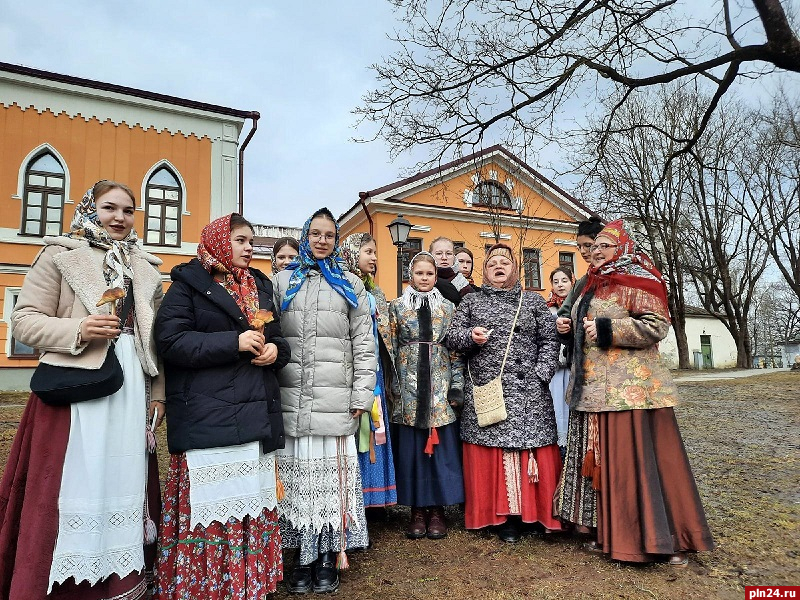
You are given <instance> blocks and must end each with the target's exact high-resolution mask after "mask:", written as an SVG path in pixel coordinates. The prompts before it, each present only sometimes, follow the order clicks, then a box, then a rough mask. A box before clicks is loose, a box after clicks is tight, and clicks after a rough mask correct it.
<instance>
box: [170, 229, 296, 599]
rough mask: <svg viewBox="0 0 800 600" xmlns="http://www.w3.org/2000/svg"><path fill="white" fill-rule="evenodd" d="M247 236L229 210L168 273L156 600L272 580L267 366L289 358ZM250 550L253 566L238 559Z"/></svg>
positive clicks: (274, 539) (273, 439)
mask: <svg viewBox="0 0 800 600" xmlns="http://www.w3.org/2000/svg"><path fill="white" fill-rule="evenodd" d="M252 241H253V229H252V226H251V225H250V223H248V222H247V221H246V220H245V219H244V218H243V217H241V216H240V215H237V214H233V215H227V216H225V217H222V218H220V219H217V220H216V221H214V222H212V223H211V224H210V225H207V226H206V227H205V228H204V229H203V233H202V236H201V241H200V244H199V245H198V248H197V258H195V259H193V260H191V261H190V262H189V263H186V264H182V265H179V266H177V267H175V268H174V269H173V270H172V280H173V283H172V286H171V287H170V289H169V291H168V292H167V294H166V295H165V297H164V302H163V303H162V305H161V309H160V310H159V313H158V316H157V318H156V327H155V329H156V344H157V347H158V350H159V353H160V354H161V357H162V358H163V361H164V366H165V376H166V388H167V393H166V396H167V441H168V444H169V451H170V454H171V456H170V468H169V473H168V475H167V483H166V489H165V493H164V512H163V519H162V530H161V535H160V540H159V541H160V543H159V547H160V549H161V551H160V555H159V557H158V573H157V586H158V594H159V596H163V597H177V596H181V597H184V596H186V597H192V598H195V597H200V596H201V595H202V594H203V591H204V590H208V589H212V588H213V589H220V590H224V591H225V594H224V595H225V596H232V597H233V596H239V595H242V596H243V595H244V592H245V587H246V588H247V593H248V594H250V593H252V592H253V591H254V590H255V591H257V595H259V596H263V595H265V594H267V593H269V592H272V591H274V590H275V587H276V584H277V581H278V579H280V577H281V574H282V567H281V564H282V560H281V542H280V534H279V530H278V526H277V520H278V517H277V511H276V506H277V499H278V497H279V496H280V493H281V492H280V489H281V486H280V484H279V482H277V481H276V474H275V456H274V451H275V450H276V449H277V448H283V446H284V435H283V418H282V415H281V406H280V388H279V386H278V381H277V378H276V377H275V371H276V370H277V369H280V368H282V367H283V366H285V365H286V364H287V363H288V362H289V358H290V351H289V344H288V342H287V341H286V340H285V339H283V337H282V335H281V329H280V325H279V323H278V320H277V318H275V317H273V316H272V315H273V312H275V307H274V305H273V303H272V284H271V283H270V281H269V279H268V278H267V276H266V275H264V274H263V273H261V272H260V271H258V270H256V269H252V268H249V267H248V265H249V263H250V259H251V257H252V250H253V248H252ZM262 311H269V313H268V314H263V313H262ZM190 492H191V494H190ZM187 540H190V541H187ZM242 544H244V545H245V546H246V548H245V551H243V552H238V551H237V550H236V547H240V546H242ZM254 554H257V555H259V556H260V557H261V558H260V559H259V561H257V562H254V561H251V560H249V559H248V556H250V555H254ZM199 555H202V557H201V556H199Z"/></svg>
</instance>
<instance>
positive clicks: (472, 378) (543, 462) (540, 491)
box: [447, 244, 561, 543]
mask: <svg viewBox="0 0 800 600" xmlns="http://www.w3.org/2000/svg"><path fill="white" fill-rule="evenodd" d="M483 281H484V283H483V286H482V287H481V289H480V291H479V292H478V293H475V294H469V295H468V296H466V297H465V298H464V300H463V301H462V302H461V304H460V305H459V306H458V309H457V310H456V314H455V317H453V325H452V326H451V328H450V332H449V333H448V335H447V345H448V346H449V347H450V348H451V349H453V350H457V351H459V352H463V353H464V354H465V358H466V360H467V361H468V365H469V368H468V370H467V372H468V374H469V377H466V378H465V386H466V387H465V398H464V412H463V414H462V416H461V438H462V440H463V442H464V445H463V452H464V491H465V495H466V504H465V507H464V522H465V525H466V527H467V529H478V528H481V527H487V526H491V525H500V527H499V528H498V530H497V534H498V536H499V537H500V539H502V540H503V541H506V542H511V543H514V542H517V541H519V539H520V536H521V533H522V523H523V522H525V523H535V522H539V523H541V524H542V525H543V526H544V527H545V528H546V529H549V530H556V529H560V528H561V526H560V523H559V522H558V521H557V520H556V519H555V518H554V517H553V492H554V491H555V488H556V484H557V483H558V477H559V474H560V472H561V456H560V454H559V451H558V446H557V445H556V420H555V414H554V412H553V401H552V399H551V397H550V392H549V390H548V384H549V382H550V380H551V379H552V378H553V374H554V373H555V372H556V368H557V367H558V350H559V342H558V338H557V337H556V329H555V320H554V319H553V315H551V314H550V310H549V309H548V308H547V305H546V304H545V301H544V299H543V298H542V297H541V296H540V295H539V294H536V293H534V292H525V291H523V290H522V287H521V286H520V283H519V268H518V265H517V261H516V260H515V258H514V253H513V251H512V250H511V248H509V247H508V246H506V245H505V244H496V245H494V246H492V247H491V248H490V249H489V250H488V252H487V253H486V261H485V262H484V265H483ZM518 308H519V317H518V319H517V322H516V325H513V322H514V315H515V314H516V312H517V310H518ZM509 336H511V344H510V350H509V353H508V359H507V360H506V362H505V366H504V367H503V373H502V382H503V398H504V400H505V405H506V411H507V413H508V418H507V419H505V420H503V421H500V422H499V423H495V424H493V425H487V426H485V427H481V426H480V425H478V419H477V415H476V412H475V403H474V401H473V386H475V385H485V384H487V383H488V382H489V381H491V380H492V379H494V378H495V377H497V376H498V374H499V373H500V370H501V365H502V363H503V356H504V355H505V353H506V347H507V345H508V341H509Z"/></svg>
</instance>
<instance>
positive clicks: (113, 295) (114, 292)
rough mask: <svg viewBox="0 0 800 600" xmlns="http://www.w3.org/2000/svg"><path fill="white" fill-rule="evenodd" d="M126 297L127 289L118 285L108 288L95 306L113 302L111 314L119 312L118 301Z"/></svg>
mask: <svg viewBox="0 0 800 600" xmlns="http://www.w3.org/2000/svg"><path fill="white" fill-rule="evenodd" d="M124 297H125V290H123V289H122V288H118V287H113V288H108V289H107V290H106V291H105V292H103V295H102V296H100V300H98V301H97V304H96V305H95V306H97V307H100V306H103V305H104V304H108V303H109V302H110V303H111V316H112V317H113V316H114V315H116V314H117V301H119V300H122V298H124Z"/></svg>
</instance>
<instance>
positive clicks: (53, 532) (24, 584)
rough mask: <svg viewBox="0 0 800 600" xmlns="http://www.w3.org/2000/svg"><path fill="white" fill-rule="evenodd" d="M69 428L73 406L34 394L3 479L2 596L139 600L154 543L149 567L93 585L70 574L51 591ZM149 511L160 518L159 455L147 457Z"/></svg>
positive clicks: (33, 599)
mask: <svg viewBox="0 0 800 600" xmlns="http://www.w3.org/2000/svg"><path fill="white" fill-rule="evenodd" d="M69 428H70V408H69V406H59V407H54V406H48V405H47V404H45V403H43V402H42V401H41V400H40V399H39V398H38V397H37V396H36V394H33V393H32V394H31V395H30V398H29V399H28V404H27V405H26V407H25V411H24V412H23V413H22V419H21V420H20V423H19V428H18V430H17V434H16V435H15V436H14V442H13V444H12V446H11V452H10V454H9V457H8V462H7V463H6V468H5V471H4V472H3V478H2V482H0V598H2V599H3V600H45V599H48V600H55V599H58V600H101V599H102V600H106V599H114V600H139V599H142V598H145V597H146V596H147V593H148V590H147V587H148V579H149V578H152V569H153V564H154V562H155V557H156V556H155V555H156V545H155V544H154V543H153V544H149V545H147V546H145V552H144V556H145V563H146V565H145V567H146V572H141V573H135V572H134V573H131V574H130V575H128V576H126V577H123V578H121V579H120V577H119V576H117V575H111V576H110V577H108V578H106V579H104V580H103V581H100V582H98V583H97V584H95V585H93V586H91V585H89V583H88V582H87V581H82V582H80V583H79V584H75V580H74V579H72V578H70V579H68V580H67V581H65V582H64V583H62V584H54V585H53V591H52V592H51V593H50V594H48V593H47V587H48V581H49V576H50V564H51V563H52V561H53V551H54V549H55V544H56V538H57V536H58V493H59V489H60V486H61V473H62V471H63V468H64V456H65V454H66V451H67V442H68V440H69ZM149 461H150V463H149V470H148V477H149V481H148V485H147V491H148V494H149V506H150V516H151V517H152V518H153V519H155V521H156V523H158V519H159V517H160V515H161V492H160V490H159V481H158V463H157V462H156V455H155V454H151V455H150V456H149Z"/></svg>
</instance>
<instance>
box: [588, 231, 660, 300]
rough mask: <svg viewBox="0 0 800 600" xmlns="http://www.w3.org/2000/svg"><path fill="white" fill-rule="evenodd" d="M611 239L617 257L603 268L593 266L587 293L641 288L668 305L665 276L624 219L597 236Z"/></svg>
mask: <svg viewBox="0 0 800 600" xmlns="http://www.w3.org/2000/svg"><path fill="white" fill-rule="evenodd" d="M600 236H603V237H607V238H609V239H611V240H613V241H614V243H616V244H617V249H616V251H615V252H614V256H612V257H611V259H609V260H608V261H606V262H604V263H603V264H602V265H600V266H599V267H590V268H589V275H588V278H587V280H586V291H593V290H600V289H603V288H609V287H611V286H613V284H619V285H624V286H626V287H633V288H639V289H642V290H644V291H646V292H650V293H651V294H653V295H654V296H656V297H658V298H660V299H661V300H662V301H663V302H664V305H665V306H666V305H667V285H666V283H665V282H664V277H663V275H661V272H660V271H659V270H658V269H657V268H656V266H655V264H653V261H652V260H650V257H648V256H647V255H646V254H645V253H644V252H642V251H640V250H638V249H637V244H636V241H635V240H634V239H633V238H632V237H631V236H630V234H629V233H628V232H627V231H626V229H625V223H624V222H623V220H622V219H618V220H616V221H611V222H610V223H609V224H608V225H606V226H605V227H604V228H603V230H602V231H601V232H600V233H598V234H597V237H600Z"/></svg>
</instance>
